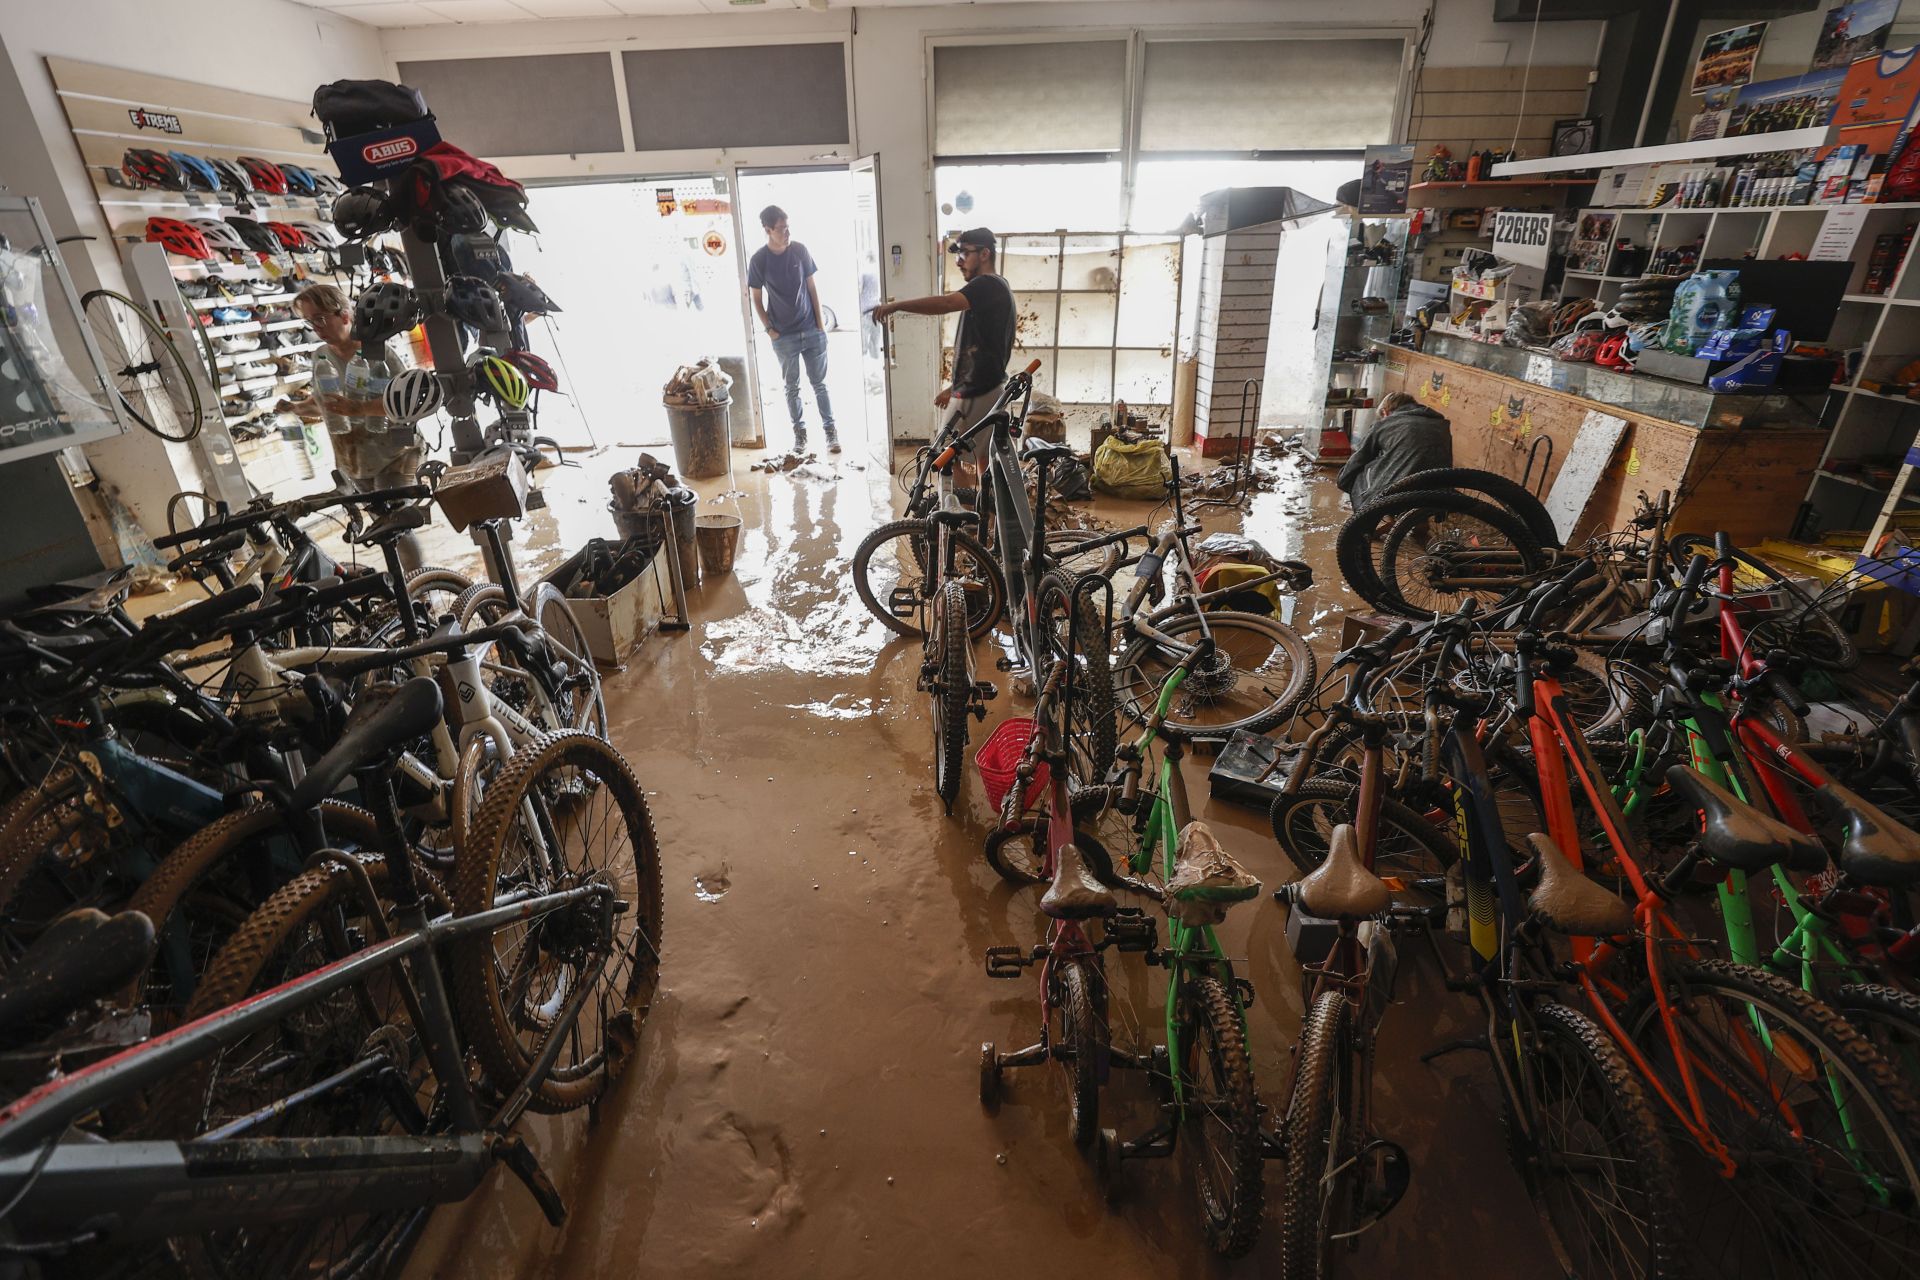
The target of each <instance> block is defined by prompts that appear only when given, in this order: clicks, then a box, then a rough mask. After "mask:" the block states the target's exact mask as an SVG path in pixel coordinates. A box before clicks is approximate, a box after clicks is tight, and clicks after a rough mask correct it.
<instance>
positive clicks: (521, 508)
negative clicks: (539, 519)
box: [433, 452, 527, 533]
mask: <svg viewBox="0 0 1920 1280" xmlns="http://www.w3.org/2000/svg"><path fill="white" fill-rule="evenodd" d="M433 500H434V501H435V502H437V503H439V504H440V510H441V511H442V512H443V513H444V514H445V515H446V517H447V523H449V524H451V525H452V526H453V527H454V530H455V531H456V532H461V533H464V532H465V531H466V528H467V526H468V525H470V524H473V523H474V522H475V521H478V520H518V519H519V518H520V517H521V516H523V515H525V514H526V510H527V469H526V467H524V466H522V465H521V462H520V455H519V454H517V453H513V452H507V453H496V454H493V455H492V456H490V457H486V458H479V459H476V460H474V461H472V462H469V463H466V464H464V465H462V466H458V467H453V468H450V469H449V470H448V471H447V474H446V475H444V476H442V477H440V486H439V488H437V489H435V490H434V491H433Z"/></svg>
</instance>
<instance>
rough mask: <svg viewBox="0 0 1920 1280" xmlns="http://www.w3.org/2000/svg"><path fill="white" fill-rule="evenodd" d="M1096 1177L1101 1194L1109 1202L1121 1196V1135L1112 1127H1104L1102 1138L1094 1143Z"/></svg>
mask: <svg viewBox="0 0 1920 1280" xmlns="http://www.w3.org/2000/svg"><path fill="white" fill-rule="evenodd" d="M1093 1159H1094V1169H1093V1171H1094V1177H1095V1178H1096V1179H1097V1180H1098V1181H1099V1183H1100V1194H1101V1196H1102V1197H1103V1198H1104V1199H1105V1200H1106V1202H1107V1203H1108V1204H1112V1203H1113V1202H1114V1201H1115V1200H1118V1199H1119V1198H1120V1135H1119V1134H1118V1133H1116V1132H1114V1131H1113V1130H1112V1129H1102V1130H1101V1131H1100V1138H1099V1140H1098V1141H1097V1142H1096V1143H1095V1144H1094V1149H1093Z"/></svg>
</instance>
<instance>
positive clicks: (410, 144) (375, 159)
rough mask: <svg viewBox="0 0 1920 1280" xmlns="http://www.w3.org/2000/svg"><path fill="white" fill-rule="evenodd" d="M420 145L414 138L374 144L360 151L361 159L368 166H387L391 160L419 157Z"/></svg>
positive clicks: (395, 139) (394, 139)
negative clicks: (412, 156)
mask: <svg viewBox="0 0 1920 1280" xmlns="http://www.w3.org/2000/svg"><path fill="white" fill-rule="evenodd" d="M419 151H420V144H419V143H417V142H415V141H414V140H413V139H412V138H391V139H389V140H387V141H386V142H373V143H369V144H368V145H366V146H364V147H362V148H361V149H360V157H361V159H363V160H365V161H366V162H367V163H368V164H385V163H387V162H388V161H389V160H404V159H406V158H407V157H408V156H411V155H417V154H418V153H419Z"/></svg>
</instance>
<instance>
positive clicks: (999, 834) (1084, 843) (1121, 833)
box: [986, 784, 1147, 884]
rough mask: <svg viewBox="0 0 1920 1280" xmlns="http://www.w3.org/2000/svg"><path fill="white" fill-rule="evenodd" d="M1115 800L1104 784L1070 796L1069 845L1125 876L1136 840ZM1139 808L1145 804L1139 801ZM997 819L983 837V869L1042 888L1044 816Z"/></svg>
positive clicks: (1129, 820)
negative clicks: (1070, 830) (985, 862)
mask: <svg viewBox="0 0 1920 1280" xmlns="http://www.w3.org/2000/svg"><path fill="white" fill-rule="evenodd" d="M1119 798H1120V788H1119V787H1117V786H1113V785H1111V784H1106V785H1102V786H1098V787H1081V788H1079V789H1077V790H1075V791H1073V792H1072V798H1071V800H1070V801H1069V803H1070V804H1071V805H1072V806H1073V840H1074V843H1075V844H1077V845H1078V846H1079V847H1080V852H1081V853H1083V854H1085V855H1086V856H1087V858H1088V859H1089V860H1090V861H1091V862H1092V863H1093V864H1094V865H1095V866H1096V867H1097V866H1100V865H1101V863H1102V861H1104V862H1106V863H1107V864H1109V865H1111V866H1113V867H1115V868H1116V869H1118V870H1120V871H1122V872H1124V871H1125V865H1126V864H1127V863H1128V862H1129V861H1130V859H1131V857H1132V853H1133V850H1134V849H1135V848H1136V847H1137V843H1138V837H1137V836H1136V835H1135V834H1134V830H1133V819H1132V818H1131V817H1129V816H1128V815H1127V814H1124V813H1122V812H1120V810H1119V809H1118V808H1117V807H1116V806H1115V803H1114V802H1115V801H1117V800H1118V799H1119ZM1011 799H1012V797H1011V795H1009V797H1008V800H1009V801H1010V800H1011ZM1141 803H1142V804H1145V803H1147V800H1146V799H1145V798H1144V797H1143V798H1142V799H1141ZM1000 817H1001V821H1000V823H999V824H998V825H997V826H995V827H994V829H993V830H992V831H990V832H988V833H987V841H986V858H987V865H988V866H990V867H992V868H993V869H994V871H995V872H996V873H998V875H999V876H1000V878H1001V879H1002V880H1005V881H1007V882H1008V883H1010V884H1043V883H1045V882H1046V879H1047V875H1046V872H1045V870H1044V869H1043V868H1044V866H1045V863H1044V861H1043V859H1044V856H1045V852H1046V847H1047V815H1046V812H1045V811H1044V810H1042V811H1041V812H1038V813H1035V814H1032V815H1030V816H1026V817H1022V816H1020V815H1018V814H1014V815H1008V814H1006V813H1004V812H1003V813H1002V814H1001V815H1000Z"/></svg>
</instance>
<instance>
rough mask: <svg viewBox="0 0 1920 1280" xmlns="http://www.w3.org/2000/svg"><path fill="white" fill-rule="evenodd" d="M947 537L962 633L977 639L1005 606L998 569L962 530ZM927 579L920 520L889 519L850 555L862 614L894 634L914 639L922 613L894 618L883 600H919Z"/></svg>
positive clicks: (923, 525) (921, 630)
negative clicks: (961, 606) (963, 615)
mask: <svg viewBox="0 0 1920 1280" xmlns="http://www.w3.org/2000/svg"><path fill="white" fill-rule="evenodd" d="M950 534H951V536H952V538H953V569H954V574H955V576H956V577H958V578H959V579H960V581H961V582H962V583H964V584H965V586H966V590H967V634H968V635H970V636H973V637H975V638H978V637H980V636H983V635H985V634H986V633H987V632H988V631H989V630H991V629H992V628H993V624H994V623H996V622H998V621H1000V614H1001V611H1002V610H1003V609H1004V608H1005V607H1006V600H1005V596H1006V588H1005V586H1004V584H1002V582H1001V581H1000V567H999V566H998V565H997V564H995V563H994V559H993V555H992V553H991V552H989V551H988V550H987V549H986V548H985V547H984V546H982V545H980V540H979V539H978V538H975V537H974V536H973V535H972V534H970V533H968V532H967V531H966V530H964V529H954V530H951V531H950ZM926 576H927V524H926V521H924V520H894V521H890V522H889V523H887V524H883V525H881V526H880V527H879V528H878V529H875V530H874V531H873V532H872V533H870V534H868V535H867V536H866V537H864V538H862V539H861V540H860V545H859V547H858V548H856V549H855V551H854V553H853V589H854V591H855V592H857V593H858V594H859V596H860V603H862V604H864V605H866V606H867V612H869V613H871V614H872V615H873V616H874V617H876V618H878V619H880V621H881V622H882V623H884V624H885V625H886V627H887V630H889V631H891V632H893V633H894V634H895V635H902V636H908V637H915V636H919V635H922V634H924V630H925V626H924V623H923V622H922V618H923V616H924V610H923V609H915V610H912V611H910V612H909V613H908V614H907V616H905V617H900V616H898V615H896V614H895V613H894V612H893V611H892V610H891V609H890V608H888V602H889V601H890V600H892V599H894V598H895V596H896V595H899V596H900V597H901V598H903V599H904V598H907V597H909V596H910V597H911V598H913V599H915V600H919V599H921V591H922V588H923V584H924V583H925V581H926Z"/></svg>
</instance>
